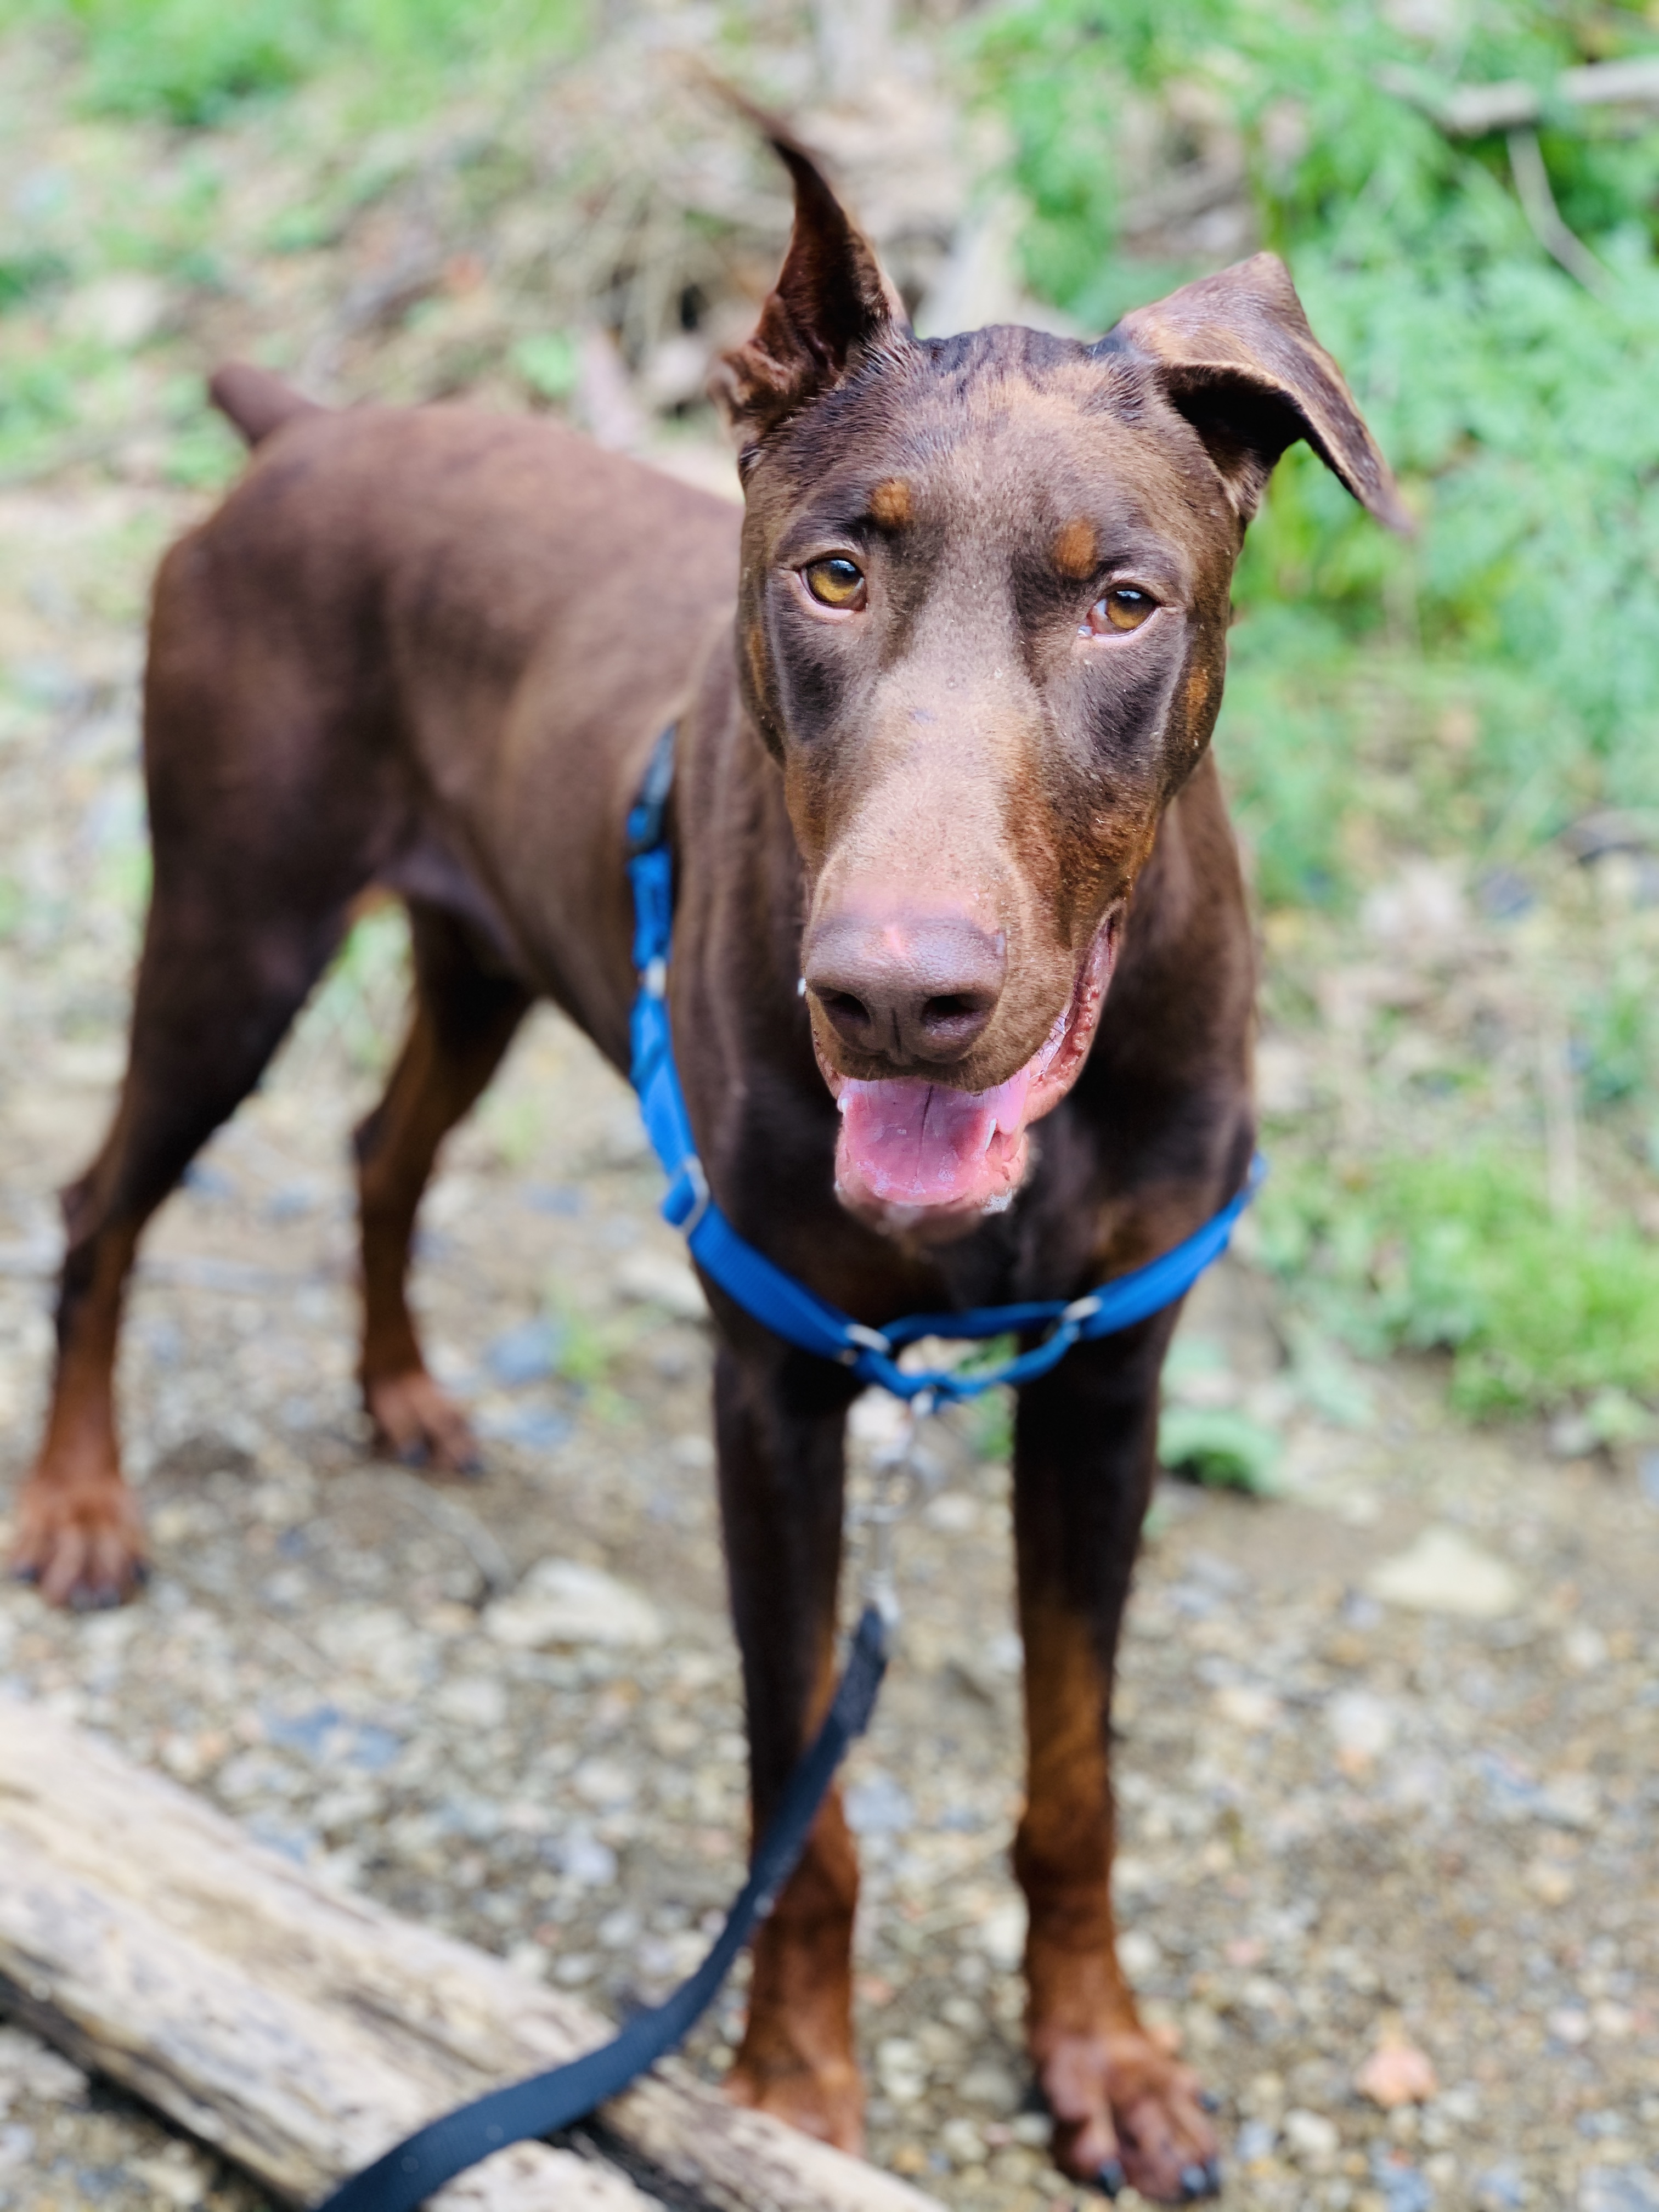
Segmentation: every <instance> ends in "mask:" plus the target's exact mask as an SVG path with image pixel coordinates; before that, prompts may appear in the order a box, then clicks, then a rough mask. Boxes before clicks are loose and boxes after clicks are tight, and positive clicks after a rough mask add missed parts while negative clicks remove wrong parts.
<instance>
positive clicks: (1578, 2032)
mask: <svg viewBox="0 0 1659 2212" xmlns="http://www.w3.org/2000/svg"><path fill="white" fill-rule="evenodd" d="M1544 2025H1545V2027H1547V2029H1548V2030H1549V2032H1550V2033H1551V2035H1553V2037H1554V2039H1555V2040H1556V2041H1557V2042H1558V2043H1565V2044H1566V2045H1569V2046H1572V2047H1576V2046H1577V2045H1578V2044H1581V2043H1588V2042H1589V2033H1590V2017H1589V2014H1588V2013H1587V2012H1585V2011H1584V2010H1583V2008H1581V2007H1580V2006H1578V2005H1557V2006H1556V2007H1555V2008H1554V2009H1553V2011H1551V2012H1548V2013H1547V2014H1546V2015H1544Z"/></svg>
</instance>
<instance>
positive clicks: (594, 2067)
mask: <svg viewBox="0 0 1659 2212" xmlns="http://www.w3.org/2000/svg"><path fill="white" fill-rule="evenodd" d="M886 1666H887V1632H886V1629H885V1627H884V1625H883V1622H882V1618H881V1615H880V1614H879V1613H878V1612H877V1610H876V1608H875V1607H873V1606H868V1607H866V1608H865V1612H864V1617H863V1619H862V1620H860V1622H859V1625H858V1627H857V1629H856V1630H855V1631H854V1636H853V1642H852V1645H851V1648H850V1650H848V1657H847V1665H846V1668H845V1670H844V1671H843V1673H842V1678H841V1683H840V1686H839V1687H838V1688H837V1689H836V1696H835V1701H834V1703H833V1704H832V1705H831V1706H830V1708H829V1713H828V1715H827V1716H826V1717H825V1719H824V1723H823V1727H822V1728H821V1729H819V1730H818V1733H817V1735H816V1736H815V1737H814V1739H813V1741H812V1744H811V1748H810V1750H808V1752H807V1753H806V1754H805V1757H804V1758H803V1759H802V1760H801V1762H800V1764H799V1765H798V1766H797V1767H796V1769H795V1771H794V1772H793V1774H792V1775H791V1776H790V1778H789V1783H788V1786H787V1789H786V1790H785V1792H784V1796H783V1802H782V1803H781V1805H780V1806H779V1807H778V1809H777V1811H776V1812H775V1814H773V1816H772V1821H771V1825H770V1826H769V1828H768V1829H767V1831H766V1833H765V1835H764V1837H763V1838H762V1840H761V1844H760V1848H759V1850H757V1852H756V1854H755V1860H754V1864H753V1866H752V1867H751V1868H750V1875H749V1879H748V1881H746V1882H745V1883H744V1886H743V1889H742V1891H741V1892H740V1893H739V1894H738V1900H737V1902H736V1904H735V1905H733V1906H732V1910H731V1911H730V1912H729V1913H728V1914H727V1915H726V1925H725V1926H724V1927H723V1928H722V1929H721V1930H720V1934H719V1936H716V1938H715V1939H714V1944H713V1946H712V1947H711V1948H710V1950H709V1953H708V1957H707V1958H706V1959H705V1960H703V1962H702V1966H699V1967H698V1968H697V1970H696V1973H694V1974H693V1975H692V1976H691V1977H690V1979H689V1980H688V1981H684V1982H682V1983H681V1984H680V1986H679V1988H678V1989H677V1990H675V1991H674V1993H673V1995H672V1996H670V1997H666V1998H665V1999H664V2001H663V2002H662V2003H661V2004H659V2005H653V2006H652V2007H651V2008H650V2009H649V2010H648V2011H647V2012H641V2013H636V2014H635V2016H634V2018H633V2019H632V2020H630V2021H629V2023H628V2025H627V2027H625V2028H623V2031H622V2033H621V2034H620V2035H617V2036H615V2037H613V2038H612V2039H611V2041H610V2042H609V2043H605V2044H601V2045H600V2046H599V2049H598V2050H597V2051H585V2052H584V2053H583V2054H582V2056H581V2057H580V2058H573V2059H572V2060H570V2062H569V2063H568V2064H566V2065H563V2066H555V2067H553V2068H551V2069H550V2070H549V2071H548V2072H547V2073H545V2074H537V2075H532V2077H531V2079H530V2080H529V2081H515V2082H514V2083H513V2085H512V2086H511V2087H509V2088H506V2089H493V2090H491V2091H490V2093H489V2095H487V2096H483V2097H479V2098H477V2099H475V2100H474V2101H473V2102H472V2103H471V2104H470V2105H463V2106H461V2108H460V2110H459V2112H449V2113H447V2114H446V2115H445V2117H444V2118H442V2119H441V2120H435V2121H433V2123H432V2124H431V2125H430V2126H429V2127H425V2128H422V2129H421V2130H419V2131H418V2132H417V2133H416V2134H415V2135H412V2136H410V2137H409V2139H408V2140H407V2142H400V2143H398V2144H397V2145H395V2146H394V2148H392V2149H391V2150H389V2151H387V2152H386V2154H385V2156H384V2157H382V2158H379V2159H376V2160H375V2161H374V2165H373V2166H365V2167H364V2168H363V2170H362V2172H361V2173H357V2174H354V2175H353V2176H352V2178H351V2179H350V2180H349V2181H346V2182H343V2183H342V2184H341V2185H340V2187H339V2188H338V2189H337V2190H336V2191H334V2193H333V2195H332V2196H331V2197H327V2198H325V2200H324V2202H323V2203H322V2204H321V2205H319V2208H318V2212H416V2206H418V2205H420V2204H422V2203H425V2201H426V2199H427V2198H428V2197H430V2196H432V2195H433V2194H434V2193H435V2191H437V2190H440V2189H441V2188H442V2187H443V2185H444V2184H445V2183H446V2182H447V2181H453V2179H454V2178H455V2176H456V2175H457V2174H458V2173H465V2171H466V2169H467V2168H468V2167H469V2166H477V2164H478V2162H479V2160H481V2159H486V2158H489V2157H490V2156H491V2155H492V2154H494V2153H495V2152H496V2151H498V2150H505V2149H506V2148H507V2145H508V2144H509V2143H516V2142H538V2141H539V2140H540V2139H541V2137H543V2136H550V2135H556V2133H557V2132H558V2130H560V2129H561V2128H568V2127H571V2126H574V2124H575V2122H576V2121H578V2120H580V2119H582V2118H585V2117H586V2114H588V2113H589V2112H592V2111H593V2110H594V2108H595V2107H596V2106H599V2105H602V2104H604V2103H605V2100H607V2099H608V2098H611V2097H615V2096H617V2095H619V2094H620V2093H621V2092H622V2091H623V2089H625V2088H626V2087H628V2085H629V2082H630V2081H634V2080H635V2078H636V2077H637V2076H638V2075H641V2074H643V2073H644V2072H645V2070H646V2069H647V2067H648V2066H652V2065H654V2064H655V2063H656V2061H657V2060H658V2059H659V2058H660V2057H663V2056H664V2055H665V2053H666V2052H668V2051H672V2050H673V2049H674V2048H675V2047H676V2045H678V2044H680V2043H683V2042H684V2039H685V2038H686V2037H687V2035H689V2034H690V2032H691V2029H692V2027H694V2026H695V2025H696V2022H697V2021H698V2020H699V2019H701V2017H702V2015H703V2013H704V2012H705V2011H707V2009H708V2006H709V2004H710V2003H711V2002H713V2000H714V1996H715V1994H716V1993H717V1991H718V1990H719V1989H720V1984H721V1983H722V1982H723V1981H724V1980H725V1979H726V1974H727V1972H728V1971H729V1970H730V1968H731V1965H732V1960H733V1959H735V1958H736V1956H737V1954H738V1952H739V1951H740V1950H741V1949H742V1948H743V1946H744V1943H746V1942H748V1940H749V1937H750V1934H751V1932H752V1931H753V1929H754V1927H755V1924H756V1923H757V1921H760V1920H763V1919H764V1918H765V1917H766V1916H767V1914H768V1913H769V1912H770V1911H771V1910H772V1906H773V1904H774V1903H775V1899H776V1898H777V1894H778V1892H779V1891H780V1890H781V1888H782V1887H783V1885H784V1884H785V1882H786V1881H788V1879H789V1877H790V1875H792V1874H793V1872H794V1869H795V1866H796V1863H797V1862H798V1861H799V1857H800V1855H801V1852H802V1851H803V1850H805V1845H806V1838H807V1835H808V1832H810V1830H811V1826H812V1822H813V1820H815V1819H816V1817H817V1810H818V1807H819V1806H820V1805H821V1804H822V1803H823V1797H824V1793H825V1791H826V1790H828V1789H829V1784H830V1783H831V1782H832V1781H833V1780H834V1778H835V1773H836V1768H837V1766H839V1765H840V1764H841V1761H842V1757H843V1755H844V1754H845V1753H846V1750H847V1747H848V1745H849V1744H850V1743H851V1742H852V1741H853V1740H854V1737H855V1736H860V1735H863V1733H864V1731H865V1729H866V1727H867V1726H868V1725H869V1721H870V1715H871V1712H872V1710H873V1709H874V1706H875V1702H876V1692H877V1691H878V1689H879V1688H880V1687H881V1678H882V1675H883V1674H884V1672H885V1670H886Z"/></svg>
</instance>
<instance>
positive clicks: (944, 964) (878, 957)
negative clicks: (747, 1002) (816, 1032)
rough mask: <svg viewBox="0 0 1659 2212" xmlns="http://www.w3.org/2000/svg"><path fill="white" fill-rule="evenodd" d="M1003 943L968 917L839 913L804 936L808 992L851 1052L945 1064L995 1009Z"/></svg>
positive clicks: (961, 1052) (962, 1051)
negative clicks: (851, 1049)
mask: <svg viewBox="0 0 1659 2212" xmlns="http://www.w3.org/2000/svg"><path fill="white" fill-rule="evenodd" d="M1007 966H1008V956H1007V946H1006V939H1004V937H1003V936H1002V934H1001V933H1000V932H999V933H998V934H997V935H996V936H994V937H993V936H991V935H990V934H989V933H988V932H987V931H985V930H983V929H981V927H979V925H978V923H977V922H974V921H969V919H968V918H967V916H966V915H830V916H829V917H827V918H826V919H825V920H824V921H822V922H820V923H819V925H818V926H817V928H816V929H814V930H813V932H812V933H811V937H810V938H809V939H808V940H807V944H806V947H805V960H804V962H803V972H804V973H805V977H806V987H807V989H808V990H809V991H810V992H811V994H812V996H813V997H814V998H815V999H816V1000H817V1003H818V1005H819V1006H821V1007H822V1008H823V1013H824V1016H825V1018H826V1019H827V1020H828V1021H829V1024H830V1026H831V1027H832V1028H833V1029H834V1030H835V1032H836V1036H839V1037H841V1038H842V1039H843V1040H844V1041H845V1042H847V1043H848V1044H849V1045H851V1046H852V1047H853V1048H854V1051H856V1052H864V1053H870V1054H881V1055H882V1056H883V1057H884V1058H886V1059H888V1060H896V1061H900V1062H908V1061H914V1060H921V1061H924V1062H926V1063H927V1064H929V1065H931V1066H936V1067H946V1066H950V1065H951V1062H952V1061H953V1060H962V1059H963V1058H964V1057H965V1056H966V1054H967V1053H968V1052H969V1048H971V1046H972V1045H973V1043H974V1042H975V1039H976V1038H977V1037H978V1036H980V1035H981V1033H982V1031H983V1030H984V1029H985V1026H986V1024H987V1023H988V1022H989V1020H990V1018H991V1017H992V1015H993V1014H994V1012H996V1006H997V1000H999V999H1000V997H1001V996H1002V984H1003V978H1004V976H1005V975H1006V972H1007Z"/></svg>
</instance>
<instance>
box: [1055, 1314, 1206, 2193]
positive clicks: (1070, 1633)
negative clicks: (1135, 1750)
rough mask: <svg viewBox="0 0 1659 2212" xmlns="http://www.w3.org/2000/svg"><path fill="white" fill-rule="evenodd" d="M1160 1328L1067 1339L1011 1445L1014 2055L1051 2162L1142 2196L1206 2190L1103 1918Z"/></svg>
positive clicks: (1194, 2115) (1195, 2095)
mask: <svg viewBox="0 0 1659 2212" xmlns="http://www.w3.org/2000/svg"><path fill="white" fill-rule="evenodd" d="M1174 1325H1175V1315H1174V1313H1173V1311H1171V1312H1166V1313H1164V1314H1160V1315H1158V1316H1154V1317H1153V1319H1152V1320H1151V1321H1149V1322H1143V1323H1142V1324H1141V1325H1140V1327H1139V1328H1135V1329H1133V1330H1128V1331H1126V1332H1125V1333H1124V1334H1121V1335H1119V1336H1115V1337H1109V1338H1107V1339H1105V1340H1103V1341H1102V1342H1100V1343H1098V1344H1088V1345H1079V1346H1078V1347H1077V1348H1076V1349H1075V1350H1074V1351H1073V1352H1071V1353H1070V1354H1069V1356H1068V1357H1067V1358H1066V1360H1065V1361H1064V1362H1063V1363H1062V1364H1060V1366H1059V1367H1058V1368H1057V1369H1055V1370H1054V1373H1052V1374H1051V1375H1048V1376H1045V1377H1044V1378H1043V1379H1042V1381H1041V1382H1039V1383H1033V1384H1031V1385H1030V1386H1029V1387H1028V1388H1027V1389H1024V1390H1023V1391H1022V1392H1021V1393H1020V1400H1019V1411H1018V1418H1017V1421H1016V1425H1015V1437H1014V1534H1015V1543H1016V1549H1017V1553H1018V1570H1019V1615H1020V1630H1021V1633H1022V1636H1023V1637H1024V1644H1025V1712H1026V1731H1027V1737H1028V1762H1029V1775H1028V1784H1027V1796H1026V1808H1025V1813H1024V1818H1023V1819H1022V1820H1021V1821H1020V1825H1019V1832H1018V1838H1016V1841H1015V1845H1014V1869H1015V1872H1016V1874H1017V1875H1018V1879H1019V1883H1020V1887H1022V1888H1023V1889H1024V1892H1025V1898H1026V1903H1027V1905H1028V1906H1029V1907H1030V1929H1029V1932H1028V1935H1027V1938H1026V1951H1025V1967H1026V1975H1027V1979H1028V1982H1029V1991H1030V1993H1029V2011H1028V2015H1027V2019H1028V2033H1029V2038H1030V2048H1031V2055H1032V2057H1033V2058H1034V2059H1035V2061H1036V2067H1037V2072H1038V2078H1039V2081H1040V2083H1041V2086H1042V2091H1043V2093H1044V2095H1045V2096H1046V2098H1047V2100H1048V2106H1049V2109H1050V2110H1051V2111H1052V2112H1053V2114H1054V2159H1055V2162H1056V2164H1058V2165H1059V2166H1060V2167H1061V2168H1062V2170H1063V2171H1064V2172H1067V2173H1070V2174H1072V2175H1073V2176H1075V2177H1076V2178H1077V2179H1079V2180H1085V2181H1097V2182H1099V2183H1101V2184H1102V2185H1103V2186H1104V2187H1106V2189H1107V2190H1108V2191H1109V2193H1111V2194H1112V2195H1115V2194H1116V2193H1117V2190H1118V2187H1119V2186H1120V2185H1121V2184H1122V2183H1123V2182H1125V2181H1126V2180H1127V2181H1128V2182H1130V2183H1132V2184H1133V2185H1134V2187H1135V2188H1137V2189H1138V2190H1139V2191H1140V2193H1141V2195H1142V2196H1143V2197H1151V2198H1152V2200H1153V2201H1154V2202H1155V2203H1185V2202H1187V2201H1188V2199H1190V2198H1193V2197H1207V2196H1211V2195H1212V2194H1213V2193H1214V2191H1215V2189H1216V2185H1217V2184H1216V2168H1215V2165H1214V2160H1215V2151H1216V2142H1215V2135H1214V2131H1213V2130H1212V2128H1211V2126H1210V2124H1209V2122H1208V2120H1207V2119H1206V2118H1205V2115H1204V2112H1203V2109H1202V2106H1201V2104H1200V2096H1199V2090H1198V2084H1197V2081H1195V2079H1194V2076H1193V2075H1192V2074H1191V2072H1190V2071H1189V2070H1188V2068H1186V2067H1185V2066H1182V2065H1180V2064H1178V2063H1176V2060H1175V2059H1174V2058H1172V2057H1170V2054H1169V2053H1168V2051H1165V2050H1164V2049H1162V2048H1160V2047H1159V2045H1158V2044H1157V2043H1155V2042H1154V2041H1153V2039H1152V2037H1151V2036H1149V2035H1148V2034H1147V2033H1146V2029H1145V2028H1144V2027H1142V2026H1141V2023H1140V2021H1139V2017H1138V2016H1137V2014H1136V2011H1135V2003H1134V1997H1133V1992H1132V1991H1131V1990H1130V1989H1129V1986H1128V1984H1127V1982H1126V1981H1125V1979H1124V1978H1123V1975H1122V1973H1121V1971H1120V1969H1119V1966H1118V1962H1117V1950H1116V1942H1115V1925H1114V1921H1113V1913H1112V1888H1111V1873H1112V1851H1113V1841H1114V1838H1113V1808H1112V1781H1111V1699H1112V1678H1113V1671H1114V1667H1115V1658H1116V1651H1117V1640H1118V1632H1119V1630H1120V1628H1121V1624H1122V1619H1123V1609H1124V1604H1125V1601H1126V1600H1127V1596H1128V1594H1129V1580H1130V1574H1131V1571H1132V1569H1133V1564H1134V1556H1135V1550H1136V1547H1137V1545H1138V1543H1139V1534H1140V1523H1141V1520H1142V1517H1143V1516H1144V1514H1145V1511H1146V1504H1147V1500H1148V1498H1149V1497H1150V1495H1151V1491H1152V1474H1153V1463H1154V1454H1155V1447H1156V1441H1157V1433H1158V1370H1159V1368H1160V1366H1161V1365H1162V1364H1163V1358H1164V1349H1165V1347H1166V1346H1167V1345H1168V1342H1169V1339H1170V1333H1171V1331H1172V1329H1173V1328H1174Z"/></svg>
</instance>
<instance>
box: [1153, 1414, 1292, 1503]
mask: <svg viewBox="0 0 1659 2212" xmlns="http://www.w3.org/2000/svg"><path fill="white" fill-rule="evenodd" d="M1158 1463H1159V1465H1160V1466H1162V1467H1167V1468H1173V1469H1175V1470H1176V1472H1178V1473H1180V1474H1189V1475H1191V1476H1192V1478H1193V1480H1194V1481H1196V1482H1201V1483H1203V1484H1205V1485H1206V1486H1207V1487H1209V1488H1210V1489H1212V1490H1243V1491H1247V1492H1249V1493H1250V1494H1251V1495H1252V1496H1255V1497H1269V1496H1271V1495H1272V1494H1273V1488H1274V1483H1273V1474H1274V1470H1275V1468H1277V1467H1278V1464H1279V1439H1278V1437H1276V1436H1274V1434H1273V1431H1272V1430H1271V1429H1268V1428H1264V1427H1263V1426H1262V1425H1261V1422H1260V1421H1253V1420H1251V1419H1249V1416H1248V1414H1244V1413H1235V1412H1233V1410H1232V1409H1231V1407H1220V1406H1166V1407H1164V1412H1163V1413H1162V1414H1161V1416H1160V1417H1159V1419H1158Z"/></svg>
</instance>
